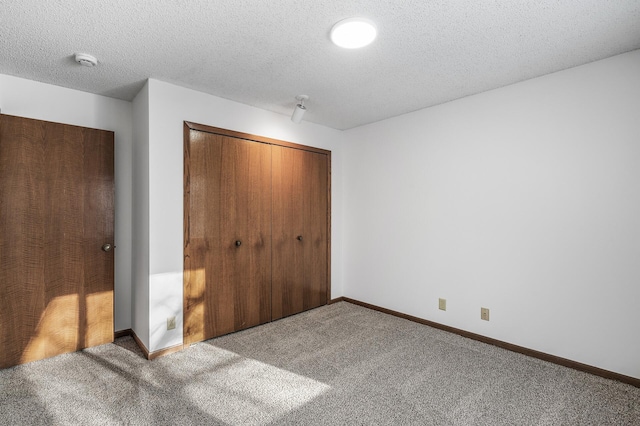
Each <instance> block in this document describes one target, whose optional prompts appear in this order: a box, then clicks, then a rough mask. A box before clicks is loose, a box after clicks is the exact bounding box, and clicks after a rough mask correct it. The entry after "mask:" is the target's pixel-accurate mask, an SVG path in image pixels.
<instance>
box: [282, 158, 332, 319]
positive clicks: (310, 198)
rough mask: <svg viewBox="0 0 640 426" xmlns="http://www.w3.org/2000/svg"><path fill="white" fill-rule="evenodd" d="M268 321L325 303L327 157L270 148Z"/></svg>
mask: <svg viewBox="0 0 640 426" xmlns="http://www.w3.org/2000/svg"><path fill="white" fill-rule="evenodd" d="M272 150H273V151H272V156H273V157H272V164H273V266H272V267H273V273H272V319H273V320H275V319H279V318H282V317H285V316H288V315H293V314H296V313H299V312H302V311H305V310H308V309H312V308H316V307H318V306H321V305H325V304H326V303H327V270H328V268H327V262H328V243H327V238H328V236H327V234H328V217H329V216H328V176H329V174H328V173H329V161H328V157H327V155H324V154H320V153H315V152H309V151H304V150H300V149H294V148H287V147H282V146H273V147H272Z"/></svg>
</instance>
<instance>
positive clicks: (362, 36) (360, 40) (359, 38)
mask: <svg viewBox="0 0 640 426" xmlns="http://www.w3.org/2000/svg"><path fill="white" fill-rule="evenodd" d="M377 34H378V29H377V28H376V24H374V23H373V21H370V20H369V19H366V18H349V19H344V20H342V21H340V22H338V23H337V24H335V25H334V26H333V28H331V41H333V42H334V43H335V44H336V45H338V46H340V47H344V48H345V49H357V48H359V47H364V46H366V45H368V44H370V43H371V42H372V41H373V40H375V38H376V35H377Z"/></svg>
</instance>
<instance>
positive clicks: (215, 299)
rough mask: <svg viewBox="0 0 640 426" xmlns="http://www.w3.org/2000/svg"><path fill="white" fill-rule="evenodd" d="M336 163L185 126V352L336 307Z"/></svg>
mask: <svg viewBox="0 0 640 426" xmlns="http://www.w3.org/2000/svg"><path fill="white" fill-rule="evenodd" d="M330 161H331V153H330V152H329V151H325V150H322V149H318V148H312V147H306V146H302V145H297V144H292V143H288V142H283V141H278V140H274V139H269V138H264V137H260V136H254V135H249V134H244V133H238V132H233V131H229V130H224V129H219V128H214V127H209V126H203V125H199V124H195V123H189V122H185V128H184V197H185V198H184V343H185V344H190V343H194V342H198V341H201V340H205V339H210V338H212V337H216V336H220V335H223V334H227V333H230V332H234V331H238V330H242V329H245V328H248V327H253V326H256V325H259V324H263V323H266V322H269V321H272V320H276V319H279V318H282V317H285V316H288V315H293V314H296V313H299V312H303V311H305V310H308V309H312V308H316V307H318V306H321V305H324V304H326V303H327V298H328V294H329V286H330V280H329V276H330V274H329V262H330V237H329V235H330V233H329V229H330V214H329V212H330Z"/></svg>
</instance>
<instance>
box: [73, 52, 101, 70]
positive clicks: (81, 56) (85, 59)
mask: <svg viewBox="0 0 640 426" xmlns="http://www.w3.org/2000/svg"><path fill="white" fill-rule="evenodd" d="M76 62H77V63H79V64H80V65H82V66H84V67H95V66H96V65H97V64H98V60H97V59H96V58H95V57H94V56H91V55H88V54H86V53H76Z"/></svg>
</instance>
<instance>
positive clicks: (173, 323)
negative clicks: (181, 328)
mask: <svg viewBox="0 0 640 426" xmlns="http://www.w3.org/2000/svg"><path fill="white" fill-rule="evenodd" d="M174 328H176V317H175V316H173V317H169V318H167V330H173V329H174Z"/></svg>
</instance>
